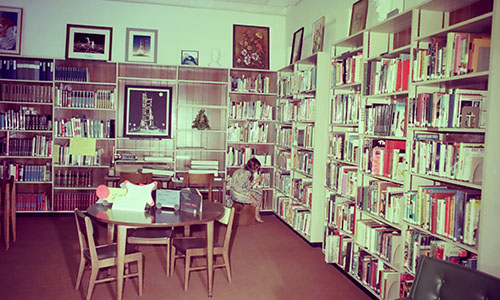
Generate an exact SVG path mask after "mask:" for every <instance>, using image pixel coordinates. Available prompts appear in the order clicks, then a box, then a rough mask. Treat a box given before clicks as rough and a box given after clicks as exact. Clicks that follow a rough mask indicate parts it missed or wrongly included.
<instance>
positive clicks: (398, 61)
mask: <svg viewBox="0 0 500 300" xmlns="http://www.w3.org/2000/svg"><path fill="white" fill-rule="evenodd" d="M409 75H410V55H409V54H400V55H399V57H397V58H382V59H380V60H373V61H370V62H368V63H367V65H366V71H365V78H364V82H365V95H383V94H390V93H396V92H403V91H407V90H408V79H409Z"/></svg>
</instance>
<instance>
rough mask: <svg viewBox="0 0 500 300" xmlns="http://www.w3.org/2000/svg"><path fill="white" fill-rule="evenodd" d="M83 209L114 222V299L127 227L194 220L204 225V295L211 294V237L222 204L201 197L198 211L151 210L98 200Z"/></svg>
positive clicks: (119, 293) (120, 289)
mask: <svg viewBox="0 0 500 300" xmlns="http://www.w3.org/2000/svg"><path fill="white" fill-rule="evenodd" d="M87 213H88V214H89V215H90V216H91V217H93V218H94V219H96V220H98V221H101V222H104V223H107V224H111V225H116V227H117V229H118V230H117V231H118V236H117V284H116V299H118V300H121V299H122V297H123V272H124V259H125V245H126V243H127V229H129V228H137V227H152V228H153V227H154V228H158V227H172V226H174V227H175V226H185V225H194V224H206V225H207V267H208V268H207V277H208V296H209V297H212V289H213V274H214V273H213V241H214V220H216V219H218V218H220V217H221V216H222V215H223V214H224V207H223V206H222V205H221V204H219V203H214V202H209V201H206V200H205V201H203V210H202V212H201V214H199V215H196V216H195V215H193V214H191V213H185V212H181V211H172V210H170V211H166V210H159V209H155V208H152V210H151V211H143V212H135V211H134V212H132V211H122V210H118V211H117V210H115V211H113V209H112V207H109V206H104V205H102V204H94V205H92V206H90V207H89V208H88V210H87Z"/></svg>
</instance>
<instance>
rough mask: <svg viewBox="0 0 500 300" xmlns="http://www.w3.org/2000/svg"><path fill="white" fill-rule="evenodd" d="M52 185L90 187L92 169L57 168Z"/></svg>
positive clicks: (92, 176)
mask: <svg viewBox="0 0 500 300" xmlns="http://www.w3.org/2000/svg"><path fill="white" fill-rule="evenodd" d="M54 185H55V186H56V187H92V186H93V185H94V170H88V169H86V170H85V169H84V170H81V169H79V170H74V169H61V168H57V170H56V171H55V177H54Z"/></svg>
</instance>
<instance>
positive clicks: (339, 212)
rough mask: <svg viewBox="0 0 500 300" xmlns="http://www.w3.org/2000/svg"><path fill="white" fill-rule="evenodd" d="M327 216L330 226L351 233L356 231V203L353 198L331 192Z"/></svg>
mask: <svg viewBox="0 0 500 300" xmlns="http://www.w3.org/2000/svg"><path fill="white" fill-rule="evenodd" d="M327 217H328V218H327V222H328V224H329V225H330V226H334V227H335V228H337V229H340V230H342V231H344V232H347V233H349V234H353V233H354V225H355V217H356V205H355V203H354V202H353V201H352V200H351V199H348V198H344V197H342V196H338V195H335V194H331V195H330V199H329V201H328V206H327Z"/></svg>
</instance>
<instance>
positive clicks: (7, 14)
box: [0, 6, 23, 55]
mask: <svg viewBox="0 0 500 300" xmlns="http://www.w3.org/2000/svg"><path fill="white" fill-rule="evenodd" d="M22 27H23V9H22V8H17V7H9V6H0V54H17V55H19V54H21V33H22V29H23V28H22Z"/></svg>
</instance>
